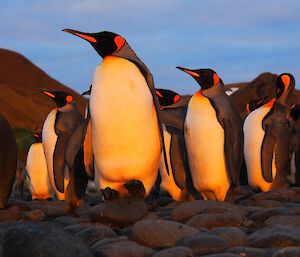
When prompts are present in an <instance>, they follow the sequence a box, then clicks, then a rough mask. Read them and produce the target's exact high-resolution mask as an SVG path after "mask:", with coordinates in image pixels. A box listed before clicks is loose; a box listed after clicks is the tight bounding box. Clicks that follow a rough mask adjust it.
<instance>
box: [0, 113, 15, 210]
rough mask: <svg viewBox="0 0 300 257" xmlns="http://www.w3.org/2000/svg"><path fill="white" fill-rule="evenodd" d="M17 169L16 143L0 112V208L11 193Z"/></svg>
mask: <svg viewBox="0 0 300 257" xmlns="http://www.w3.org/2000/svg"><path fill="white" fill-rule="evenodd" d="M16 170H17V144H16V139H15V136H14V134H13V131H12V129H11V127H10V125H9V123H8V121H7V119H6V118H5V117H4V116H3V115H2V114H1V113H0V208H4V207H5V205H6V202H7V199H8V197H9V195H10V193H11V190H12V186H13V183H14V180H15V175H16Z"/></svg>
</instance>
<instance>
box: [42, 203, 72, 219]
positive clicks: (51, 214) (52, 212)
mask: <svg viewBox="0 0 300 257" xmlns="http://www.w3.org/2000/svg"><path fill="white" fill-rule="evenodd" d="M42 211H43V212H44V213H45V215H46V216H47V217H48V218H56V217H59V216H68V214H67V212H66V211H65V210H64V209H62V208H59V207H56V206H45V207H43V208H42Z"/></svg>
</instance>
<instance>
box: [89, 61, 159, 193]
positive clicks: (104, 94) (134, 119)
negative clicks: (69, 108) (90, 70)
mask: <svg viewBox="0 0 300 257" xmlns="http://www.w3.org/2000/svg"><path fill="white" fill-rule="evenodd" d="M90 111H91V120H92V142H93V152H94V156H95V162H96V168H97V170H98V172H99V181H100V185H101V188H104V187H107V186H109V187H112V188H114V189H116V187H118V183H124V182H126V181H128V180H130V179H139V180H141V181H142V182H143V183H144V186H145V189H146V194H148V193H149V191H150V188H151V187H152V185H153V184H154V182H155V179H156V175H157V169H158V164H159V159H160V151H161V150H160V134H159V127H158V122H157V116H156V111H155V107H154V104H153V98H152V95H151V93H150V90H149V89H148V85H147V83H146V80H145V78H144V77H143V75H142V74H141V73H140V71H139V69H138V68H137V67H136V66H135V65H134V64H133V63H132V62H130V61H128V60H126V59H123V58H119V57H112V56H108V57H105V58H104V60H103V62H102V64H101V65H99V66H98V67H97V68H96V70H95V74H94V81H93V87H92V92H91V98H90Z"/></svg>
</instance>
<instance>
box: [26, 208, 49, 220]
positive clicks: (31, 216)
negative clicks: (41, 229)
mask: <svg viewBox="0 0 300 257" xmlns="http://www.w3.org/2000/svg"><path fill="white" fill-rule="evenodd" d="M45 218H46V215H45V213H44V212H43V211H42V210H40V209H35V210H32V211H30V212H27V213H26V214H25V215H24V217H23V219H24V220H28V221H42V220H44V219H45Z"/></svg>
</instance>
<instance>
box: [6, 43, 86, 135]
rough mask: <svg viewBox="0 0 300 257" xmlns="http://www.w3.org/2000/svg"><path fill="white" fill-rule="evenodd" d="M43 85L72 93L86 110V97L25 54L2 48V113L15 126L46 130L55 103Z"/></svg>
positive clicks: (50, 88) (82, 110) (78, 104)
mask: <svg viewBox="0 0 300 257" xmlns="http://www.w3.org/2000/svg"><path fill="white" fill-rule="evenodd" d="M39 88H45V89H49V90H61V91H66V92H69V93H71V94H72V95H73V96H74V98H75V101H76V104H77V106H78V108H79V109H80V111H81V112H82V113H84V109H85V105H86V103H87V102H88V100H87V99H86V98H84V97H83V96H81V95H80V94H78V93H77V92H75V91H74V90H72V89H71V88H69V87H67V86H65V85H63V84H62V83H60V82H58V81H57V80H55V79H53V78H51V77H50V76H48V75H47V74H46V73H45V72H44V71H43V70H41V69H40V68H39V67H37V66H36V65H34V64H33V63H32V62H30V61H29V60H28V59H27V58H25V57H24V56H22V55H21V54H19V53H16V52H13V51H10V50H6V49H0V112H1V113H2V114H3V115H4V116H5V117H6V118H7V119H8V121H9V123H10V125H11V126H12V127H14V126H18V127H23V128H26V129H29V130H40V129H42V126H43V123H44V120H45V119H46V117H47V115H48V113H49V112H50V111H51V110H52V109H53V108H55V104H54V103H53V101H51V99H49V98H48V97H46V96H45V95H44V94H43V93H42V92H41V91H40V90H39Z"/></svg>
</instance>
